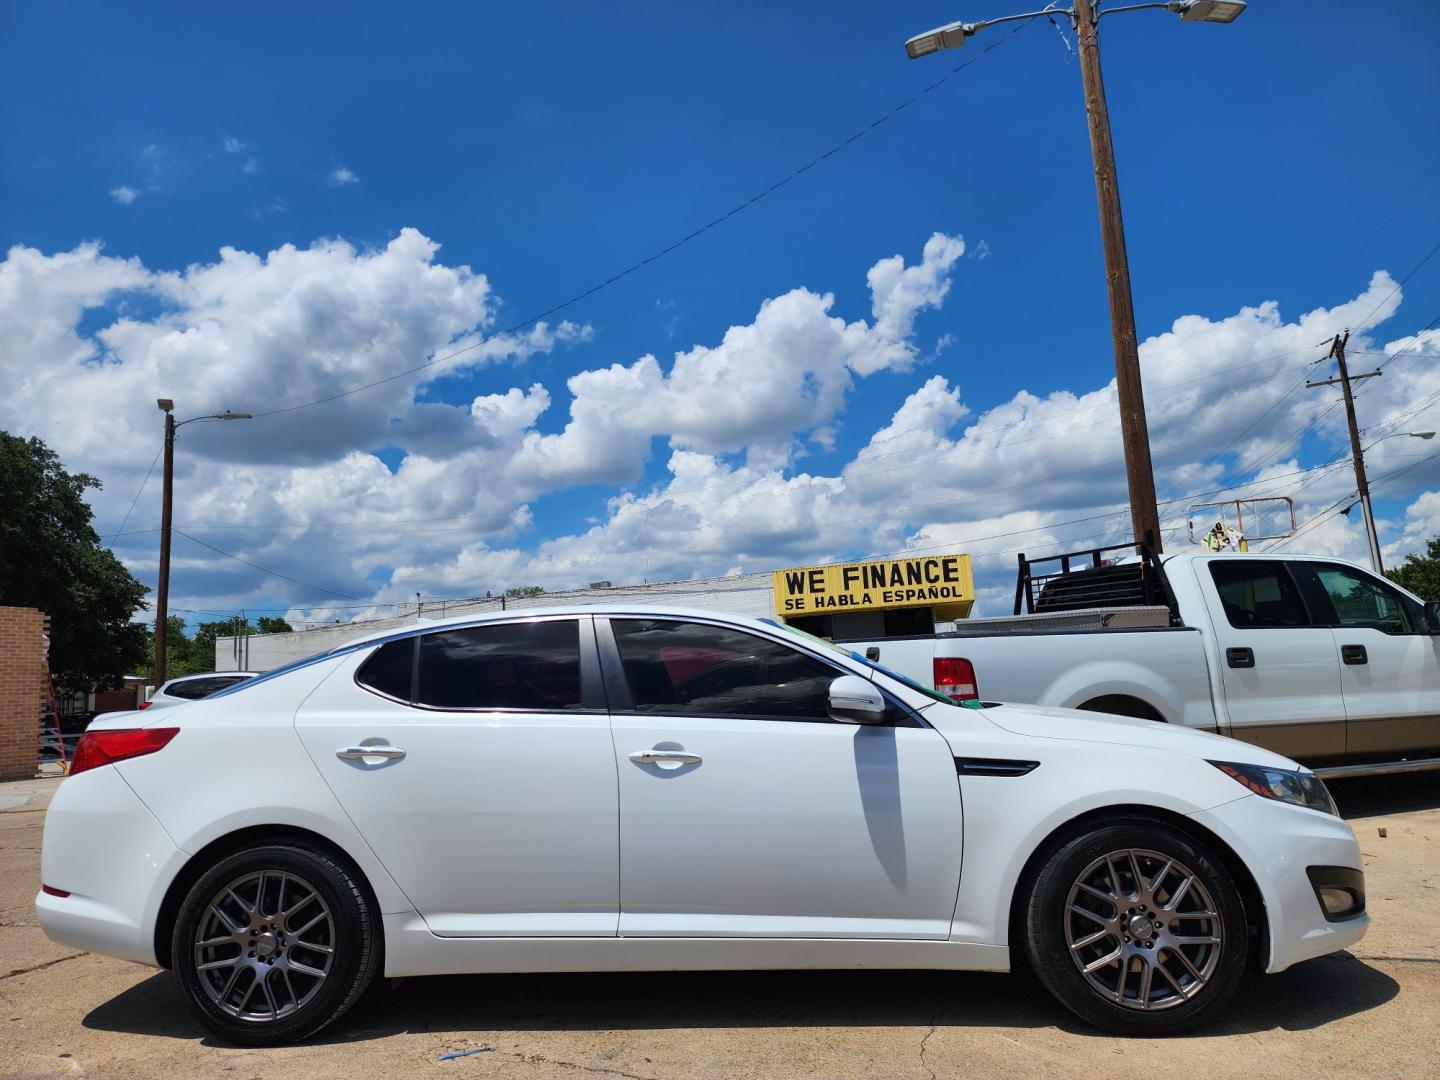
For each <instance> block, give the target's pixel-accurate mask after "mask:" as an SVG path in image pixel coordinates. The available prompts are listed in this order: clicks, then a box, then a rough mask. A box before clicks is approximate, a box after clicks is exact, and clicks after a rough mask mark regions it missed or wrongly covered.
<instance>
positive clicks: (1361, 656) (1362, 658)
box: [1340, 645, 1370, 664]
mask: <svg viewBox="0 0 1440 1080" xmlns="http://www.w3.org/2000/svg"><path fill="white" fill-rule="evenodd" d="M1340 659H1341V660H1344V661H1345V663H1347V664H1368V663H1369V662H1370V656H1369V654H1368V653H1366V652H1365V646H1364V645H1341V646H1340Z"/></svg>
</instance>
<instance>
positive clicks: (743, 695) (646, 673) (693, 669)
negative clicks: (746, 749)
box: [610, 619, 839, 720]
mask: <svg viewBox="0 0 1440 1080" xmlns="http://www.w3.org/2000/svg"><path fill="white" fill-rule="evenodd" d="M610 625H611V627H612V628H613V629H614V631H615V643H616V645H617V646H618V647H619V649H620V660H621V663H622V664H623V665H624V668H625V679H626V681H627V682H628V683H629V684H630V694H631V696H632V698H633V699H634V701H635V708H636V710H637V711H638V712H661V713H672V714H676V715H689V716H758V717H776V718H780V719H794V720H824V719H826V718H827V717H828V712H827V709H826V690H827V689H828V688H829V685H830V682H831V680H833V679H834V678H835V677H836V675H838V674H839V672H837V671H835V670H834V669H833V668H831V667H830V666H829V665H827V664H823V663H821V662H820V661H819V660H816V659H813V658H812V657H809V656H806V655H805V654H804V653H800V652H796V651H795V650H794V649H791V648H788V647H786V646H784V645H781V644H779V643H778V642H773V641H769V640H767V639H766V638H761V637H756V636H755V635H753V634H746V633H743V632H741V631H738V630H730V629H727V628H725V627H721V626H709V625H706V624H704V623H685V622H669V621H666V620H660V619H654V620H652V619H612V620H611V621H610Z"/></svg>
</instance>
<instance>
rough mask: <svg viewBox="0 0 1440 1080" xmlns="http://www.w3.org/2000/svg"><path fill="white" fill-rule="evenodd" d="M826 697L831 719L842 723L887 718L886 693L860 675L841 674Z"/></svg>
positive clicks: (867, 722) (876, 721)
mask: <svg viewBox="0 0 1440 1080" xmlns="http://www.w3.org/2000/svg"><path fill="white" fill-rule="evenodd" d="M826 697H827V703H828V705H829V708H830V719H832V720H839V721H840V722H841V723H842V724H879V723H881V722H882V721H884V719H885V709H886V704H885V695H884V694H882V693H880V691H879V690H877V689H876V688H875V686H874V684H873V683H871V682H868V681H867V680H865V679H862V678H861V677H860V676H859V675H841V676H840V677H839V678H838V679H836V680H835V681H834V682H832V683H831V684H830V689H829V692H828V693H827V695H826Z"/></svg>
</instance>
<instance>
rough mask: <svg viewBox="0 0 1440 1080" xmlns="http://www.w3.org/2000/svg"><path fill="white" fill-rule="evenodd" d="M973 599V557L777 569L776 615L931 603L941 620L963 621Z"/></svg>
mask: <svg viewBox="0 0 1440 1080" xmlns="http://www.w3.org/2000/svg"><path fill="white" fill-rule="evenodd" d="M974 602H975V580H974V578H973V576H972V575H971V572H970V556H969V555H926V556H922V557H917V558H913V559H885V560H882V561H877V562H859V563H834V564H832V565H830V566H808V567H797V568H795V569H793V570H776V571H775V613H776V614H777V615H780V616H790V615H829V614H833V613H835V612H838V611H878V610H883V609H885V608H905V607H933V608H940V609H943V610H940V611H937V612H936V617H937V618H941V619H963V618H966V617H967V616H968V615H969V614H970V607H971V605H972V604H973V603H974Z"/></svg>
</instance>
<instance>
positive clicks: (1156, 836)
mask: <svg viewBox="0 0 1440 1080" xmlns="http://www.w3.org/2000/svg"><path fill="white" fill-rule="evenodd" d="M1024 938H1025V950H1026V953H1027V955H1028V956H1029V958H1030V962H1031V965H1032V967H1033V968H1034V970H1035V973H1036V975H1037V976H1038V977H1039V978H1040V981H1041V982H1043V983H1044V984H1045V986H1046V987H1047V988H1048V989H1049V990H1050V992H1051V993H1052V994H1054V995H1055V996H1056V997H1057V998H1058V999H1059V1000H1060V1002H1061V1003H1062V1004H1063V1005H1065V1006H1066V1007H1067V1008H1069V1009H1070V1010H1071V1011H1072V1012H1074V1013H1075V1014H1076V1015H1078V1016H1080V1017H1081V1018H1082V1019H1084V1020H1088V1021H1089V1022H1090V1023H1092V1024H1094V1025H1095V1026H1096V1027H1101V1028H1105V1029H1106V1030H1108V1031H1114V1032H1117V1033H1120V1034H1125V1035H1161V1034H1167V1033H1170V1032H1178V1031H1185V1030H1188V1029H1190V1028H1194V1027H1198V1026H1200V1025H1202V1024H1204V1023H1207V1022H1208V1021H1210V1020H1211V1019H1212V1018H1214V1016H1215V1015H1216V1014H1217V1013H1218V1012H1219V1011H1220V1010H1221V1009H1222V1008H1223V1007H1224V1005H1225V1003H1226V1002H1227V1001H1228V1000H1229V999H1230V997H1231V995H1232V994H1233V993H1234V992H1235V988H1236V986H1237V985H1238V984H1239V981H1240V977H1241V975H1243V974H1244V970H1245V957H1246V951H1247V947H1248V942H1249V924H1248V922H1247V921H1246V916H1245V905H1244V902H1243V900H1242V899H1241V896H1240V891H1239V889H1237V888H1236V886H1235V883H1234V881H1233V880H1232V878H1231V876H1230V874H1229V872H1228V871H1227V870H1226V869H1225V867H1224V864H1223V863H1222V862H1221V861H1220V860H1219V859H1218V858H1217V857H1216V856H1215V855H1213V854H1212V853H1211V852H1210V850H1209V849H1208V848H1206V847H1205V846H1204V845H1203V844H1201V843H1199V842H1197V841H1196V840H1194V839H1192V838H1191V837H1189V836H1187V835H1186V834H1185V833H1183V832H1181V831H1180V830H1179V829H1176V828H1174V827H1172V826H1170V825H1166V824H1163V823H1161V822H1159V821H1155V820H1152V819H1150V818H1144V817H1126V818H1117V819H1114V820H1112V821H1111V822H1109V823H1107V824H1103V825H1097V826H1096V827H1095V828H1093V829H1091V830H1089V831H1087V832H1084V833H1082V834H1081V835H1079V836H1077V837H1075V838H1073V839H1071V840H1070V841H1068V842H1067V843H1065V844H1063V845H1062V846H1061V847H1060V848H1059V849H1058V850H1056V851H1055V852H1053V853H1052V854H1051V855H1050V857H1049V858H1048V859H1047V860H1046V861H1045V863H1044V865H1043V866H1042V867H1041V868H1040V871H1039V873H1038V875H1036V877H1035V882H1034V887H1033V890H1032V892H1031V895H1030V900H1029V908H1028V911H1027V912H1026V916H1025V923H1024Z"/></svg>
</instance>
